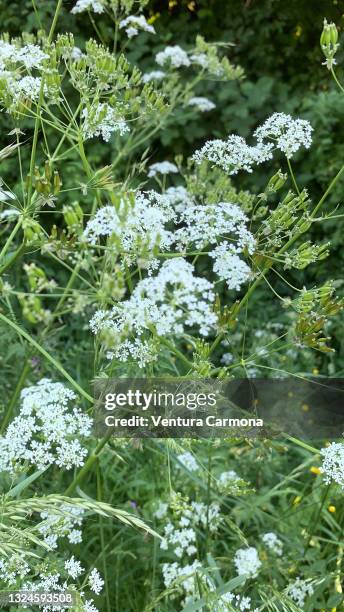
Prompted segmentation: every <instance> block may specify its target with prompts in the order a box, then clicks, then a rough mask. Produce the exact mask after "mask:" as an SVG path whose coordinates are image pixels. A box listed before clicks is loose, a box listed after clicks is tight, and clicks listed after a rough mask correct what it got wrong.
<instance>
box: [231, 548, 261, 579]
mask: <svg viewBox="0 0 344 612" xmlns="http://www.w3.org/2000/svg"><path fill="white" fill-rule="evenodd" d="M234 565H235V567H236V571H237V574H238V575H239V576H241V575H242V574H246V575H247V577H248V578H256V577H257V576H258V572H259V569H260V567H261V565H262V562H261V560H260V559H259V556H258V551H257V549H256V548H254V546H249V547H248V548H239V549H238V550H237V551H236V553H235V555H234Z"/></svg>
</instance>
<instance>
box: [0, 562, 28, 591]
mask: <svg viewBox="0 0 344 612" xmlns="http://www.w3.org/2000/svg"><path fill="white" fill-rule="evenodd" d="M29 572H30V566H29V565H28V563H27V561H26V560H25V557H24V555H21V554H14V555H11V556H8V557H6V558H3V559H0V580H3V581H4V582H5V583H6V584H7V585H8V586H11V585H13V584H16V582H17V580H18V578H24V577H25V576H26V575H27V574H28V573H29Z"/></svg>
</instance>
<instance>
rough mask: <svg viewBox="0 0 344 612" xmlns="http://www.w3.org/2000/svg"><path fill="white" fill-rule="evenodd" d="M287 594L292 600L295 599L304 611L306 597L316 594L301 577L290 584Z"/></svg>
mask: <svg viewBox="0 0 344 612" xmlns="http://www.w3.org/2000/svg"><path fill="white" fill-rule="evenodd" d="M287 593H288V595H289V597H290V598H291V599H293V600H294V601H295V602H296V603H297V604H298V605H299V606H300V609H301V610H302V609H303V606H304V603H305V599H306V597H310V596H311V595H313V593H314V589H313V587H312V585H311V584H309V583H308V582H306V581H305V580H301V579H300V578H299V577H298V578H296V580H295V582H293V583H292V584H290V585H289V586H288V588H287Z"/></svg>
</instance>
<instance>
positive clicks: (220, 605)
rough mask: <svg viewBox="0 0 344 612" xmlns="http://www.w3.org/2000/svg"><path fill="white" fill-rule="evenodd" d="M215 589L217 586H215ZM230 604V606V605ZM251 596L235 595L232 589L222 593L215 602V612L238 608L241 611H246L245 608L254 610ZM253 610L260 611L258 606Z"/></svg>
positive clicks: (254, 611) (225, 611)
mask: <svg viewBox="0 0 344 612" xmlns="http://www.w3.org/2000/svg"><path fill="white" fill-rule="evenodd" d="M214 590H215V587H214ZM228 604H230V606H231V607H230V608H229V607H228ZM251 605H252V604H251V598H250V597H241V595H234V593H231V592H230V591H229V592H228V593H224V595H221V596H220V597H219V598H218V599H217V600H216V603H215V604H214V608H212V610H214V612H227V610H228V609H231V610H238V611H239V612H245V610H248V611H249V610H252V608H251ZM252 612H258V608H255V609H254V610H253V611H252Z"/></svg>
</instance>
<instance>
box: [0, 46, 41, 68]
mask: <svg viewBox="0 0 344 612" xmlns="http://www.w3.org/2000/svg"><path fill="white" fill-rule="evenodd" d="M48 58H49V55H47V54H46V53H44V52H43V51H42V49H41V48H40V47H39V46H38V45H33V44H28V45H24V47H19V46H18V45H15V44H12V43H9V42H5V41H3V40H0V73H1V72H3V71H5V70H6V68H7V67H8V64H11V65H13V64H14V63H15V64H16V63H18V64H21V65H22V66H25V68H26V69H27V70H32V69H33V68H38V69H40V68H42V62H43V60H45V59H48Z"/></svg>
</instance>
